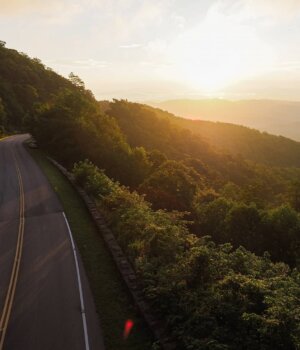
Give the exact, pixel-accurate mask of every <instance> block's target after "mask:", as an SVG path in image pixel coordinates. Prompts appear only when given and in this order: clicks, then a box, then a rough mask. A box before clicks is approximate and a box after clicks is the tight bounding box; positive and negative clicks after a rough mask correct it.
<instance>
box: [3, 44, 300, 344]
mask: <svg viewBox="0 0 300 350" xmlns="http://www.w3.org/2000/svg"><path fill="white" fill-rule="evenodd" d="M0 126H1V129H0V133H1V132H5V131H9V130H26V131H29V132H31V133H32V134H33V136H34V137H35V138H36V140H37V141H38V144H39V145H40V146H41V147H42V148H43V149H45V150H46V151H47V152H48V153H49V154H51V155H52V156H53V157H55V158H56V159H58V160H59V161H60V162H62V163H63V164H64V165H65V166H67V167H69V168H72V167H73V164H74V163H75V162H79V163H78V164H77V165H76V166H75V168H74V173H75V175H76V178H77V181H78V183H80V184H81V185H82V186H84V187H85V188H86V190H87V191H88V192H89V193H90V194H92V195H93V196H95V198H96V199H97V200H98V203H99V206H101V208H102V210H103V211H104V213H105V215H106V218H107V220H108V222H109V223H110V225H111V227H112V229H113V230H114V232H115V234H116V235H117V237H118V240H119V242H120V244H121V245H122V246H123V248H124V250H125V251H126V253H127V254H128V256H129V257H130V259H131V261H132V263H133V264H134V266H135V268H136V271H137V272H138V273H139V275H140V276H141V279H142V281H143V284H144V289H145V293H146V295H147V297H148V298H149V300H151V301H152V303H153V305H154V307H155V308H157V309H158V310H159V312H161V314H162V315H165V317H166V318H167V320H168V323H169V324H170V328H171V329H172V331H173V332H174V334H176V337H177V338H178V340H179V342H180V343H181V347H182V348H183V349H256V348H260V349H297V348H299V346H300V344H299V332H300V330H299V317H300V316H299V313H300V310H299V297H300V288H299V274H298V270H297V267H299V262H300V261H299V255H300V251H299V249H300V217H299V210H300V169H298V168H293V167H289V168H280V167H271V166H269V165H266V164H260V163H254V162H252V161H249V160H247V159H244V158H242V157H241V156H233V155H229V154H226V153H223V152H221V151H216V149H215V148H214V146H213V145H211V144H210V143H208V142H207V141H206V140H205V139H204V137H202V136H201V135H199V134H196V133H192V132H191V131H189V130H187V129H185V128H183V127H182V126H180V125H178V122H177V119H176V118H175V117H174V116H172V115H170V114H166V113H165V112H162V111H160V110H157V109H153V108H151V107H148V106H146V105H141V104H137V103H130V102H128V101H124V100H121V101H118V100H114V101H113V102H108V101H105V102H101V103H99V102H97V101H96V100H95V98H94V96H93V95H92V93H91V92H90V91H88V90H86V89H85V87H84V83H83V82H82V80H81V79H80V78H79V77H78V76H76V75H75V74H73V73H72V74H70V76H69V80H67V79H64V78H62V77H60V76H58V75H57V74H56V73H54V72H52V71H51V70H50V69H47V68H45V67H44V66H43V65H42V63H41V62H40V61H39V60H37V59H30V58H29V57H27V56H26V55H24V54H19V53H17V51H14V50H9V49H6V48H5V45H4V44H3V43H2V44H1V45H0ZM220 127H221V126H220ZM236 130H237V131H236V132H237V134H238V130H240V129H236ZM224 133H225V131H224ZM247 135H248V134H247ZM255 135H256V136H255V137H256V138H255V141H253V142H254V143H257V144H261V145H265V147H264V146H262V150H263V152H265V155H264V154H263V152H261V150H259V152H261V153H262V154H261V157H262V158H261V161H262V162H265V163H267V162H266V161H265V160H266V159H273V160H274V159H276V156H278V164H277V165H283V164H285V163H282V160H281V159H282V157H284V154H285V153H284V152H289V151H288V150H289V147H290V146H289V145H290V144H289V142H288V141H284V142H286V143H287V148H286V150H285V151H284V152H283V153H280V152H279V149H280V147H281V146H280V142H278V143H276V142H275V143H272V142H273V140H275V139H273V138H272V137H273V136H270V137H269V136H268V137H265V135H261V134H260V133H256V134H255ZM276 140H279V139H276ZM279 141H280V140H279ZM239 142H241V143H242V136H241V137H240V141H239ZM247 142H248V139H247V138H246V140H245V145H244V148H247ZM251 142H252V141H251ZM251 142H250V143H251ZM214 145H216V143H214ZM237 145H238V144H237ZM267 145H268V146H267ZM237 147H239V148H240V149H241V150H243V149H244V148H243V147H242V146H241V147H240V146H237ZM295 147H296V148H297V147H298V144H297V145H296V146H295ZM296 148H295V149H296ZM252 150H253V152H258V148H253V149H252ZM243 152H244V151H243ZM291 157H292V158H291V159H294V158H293V157H294V156H291ZM87 158H88V159H89V161H88V162H86V161H84V160H85V159H87ZM252 159H253V157H252ZM91 162H92V163H91ZM288 162H290V160H289V161H288ZM288 162H287V163H286V164H285V165H287V164H290V163H288ZM270 163H272V162H270ZM273 163H274V162H273ZM273 163H272V164H273ZM93 164H95V165H93ZM274 164H275V163H274ZM99 169H104V170H99ZM107 176H108V177H107ZM112 179H115V180H112ZM120 184H121V185H120ZM124 185H126V186H128V187H123V186H124ZM207 236H210V237H211V238H207ZM266 251H267V252H268V253H266ZM254 253H255V254H256V255H254ZM284 263H286V264H288V265H289V267H288V266H287V265H285V264H284ZM291 269H295V270H293V271H292V270H291Z"/></svg>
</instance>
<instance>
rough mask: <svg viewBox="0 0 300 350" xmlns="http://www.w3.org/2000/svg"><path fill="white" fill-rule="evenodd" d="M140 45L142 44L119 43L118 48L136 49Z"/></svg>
mask: <svg viewBox="0 0 300 350" xmlns="http://www.w3.org/2000/svg"><path fill="white" fill-rule="evenodd" d="M141 46H142V45H140V44H126V45H120V46H119V48H120V49H138V48H140V47H141Z"/></svg>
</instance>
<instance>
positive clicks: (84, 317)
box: [62, 212, 90, 350]
mask: <svg viewBox="0 0 300 350" xmlns="http://www.w3.org/2000/svg"><path fill="white" fill-rule="evenodd" d="M62 215H63V217H64V219H65V222H66V225H67V228H68V232H69V236H70V240H71V245H72V250H73V254H74V260H75V266H76V274H77V281H78V289H79V297H80V307H81V316H82V324H83V332H84V342H85V350H90V345H89V337H88V331H87V323H86V315H85V307H84V301H83V291H82V284H81V278H80V272H79V265H78V259H77V253H76V248H75V244H74V240H73V236H72V232H71V229H70V225H69V222H68V220H67V218H66V214H65V213H64V212H62Z"/></svg>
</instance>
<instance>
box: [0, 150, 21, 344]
mask: <svg viewBox="0 0 300 350" xmlns="http://www.w3.org/2000/svg"><path fill="white" fill-rule="evenodd" d="M11 151H12V155H13V158H14V162H15V167H16V171H17V175H18V182H19V193H20V209H19V210H20V212H19V231H18V239H17V246H16V253H15V259H14V263H13V268H12V273H11V277H10V281H9V286H8V290H7V294H6V298H5V304H4V307H3V311H2V315H1V320H0V350H2V349H3V344H4V339H5V334H6V330H7V326H8V321H9V318H10V314H11V309H12V304H13V300H14V295H15V291H16V286H17V280H18V275H19V269H20V263H21V257H22V248H23V237H24V224H25V218H24V210H25V207H24V203H25V199H24V188H23V180H22V176H21V171H20V168H19V165H18V161H17V157H16V154H15V151H14V150H12V149H11Z"/></svg>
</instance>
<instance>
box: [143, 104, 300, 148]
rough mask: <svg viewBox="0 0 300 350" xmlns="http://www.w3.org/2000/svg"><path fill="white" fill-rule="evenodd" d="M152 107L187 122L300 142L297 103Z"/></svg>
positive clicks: (299, 116)
mask: <svg viewBox="0 0 300 350" xmlns="http://www.w3.org/2000/svg"><path fill="white" fill-rule="evenodd" d="M150 105H151V106H153V107H158V108H160V109H163V110H167V111H168V112H170V113H173V114H175V115H178V116H181V117H183V118H189V119H200V120H208V121H218V122H223V123H233V124H238V125H244V126H247V127H250V128H254V129H258V130H260V131H262V132H264V131H266V132H268V133H270V134H274V135H283V136H285V137H288V138H291V139H294V140H298V141H300V102H296V101H295V102H292V101H272V100H241V101H229V100H223V99H222V100H221V99H203V100H170V101H162V102H155V103H154V102H153V103H150Z"/></svg>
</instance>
